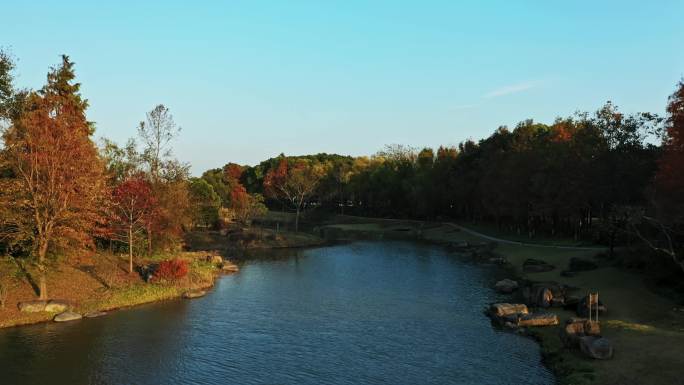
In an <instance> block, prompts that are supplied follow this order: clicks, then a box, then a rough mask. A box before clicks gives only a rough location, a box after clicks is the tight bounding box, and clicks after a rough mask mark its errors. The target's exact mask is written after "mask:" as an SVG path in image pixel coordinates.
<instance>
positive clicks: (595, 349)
mask: <svg viewBox="0 0 684 385" xmlns="http://www.w3.org/2000/svg"><path fill="white" fill-rule="evenodd" d="M579 346H580V351H582V353H583V354H584V355H585V356H587V357H589V358H594V359H597V360H607V359H610V358H611V357H613V345H612V344H611V343H610V341H608V340H607V339H606V338H603V337H595V336H586V337H580V339H579Z"/></svg>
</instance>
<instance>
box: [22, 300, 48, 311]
mask: <svg viewBox="0 0 684 385" xmlns="http://www.w3.org/2000/svg"><path fill="white" fill-rule="evenodd" d="M47 303H48V301H46V300H35V301H24V302H19V304H18V307H19V311H22V312H24V313H38V312H41V311H45V306H47Z"/></svg>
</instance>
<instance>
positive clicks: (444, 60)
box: [0, 0, 684, 174]
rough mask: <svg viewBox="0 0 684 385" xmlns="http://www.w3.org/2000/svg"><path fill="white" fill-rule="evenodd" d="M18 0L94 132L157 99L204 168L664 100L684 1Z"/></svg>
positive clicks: (21, 42)
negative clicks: (72, 74)
mask: <svg viewBox="0 0 684 385" xmlns="http://www.w3.org/2000/svg"><path fill="white" fill-rule="evenodd" d="M144 3H145V4H143V2H142V1H116V2H93V1H64V0H62V1H41V2H25V1H10V2H9V3H8V2H4V3H3V5H2V7H1V8H2V12H3V14H4V15H3V17H2V20H3V25H2V27H0V46H4V47H6V48H9V49H10V51H11V52H12V53H13V54H14V56H15V57H16V58H17V59H18V69H17V73H16V74H17V77H18V79H17V83H18V85H20V86H27V87H34V88H38V87H40V86H41V84H42V83H43V82H44V80H45V74H46V72H47V69H48V67H49V66H50V65H54V64H57V63H58V61H59V55H60V54H62V53H66V54H68V55H70V56H71V58H72V59H73V60H74V61H75V62H76V66H77V67H76V69H77V75H78V78H79V81H80V82H82V83H83V88H82V91H83V93H84V95H85V96H86V97H87V98H88V99H89V100H90V105H91V108H90V110H89V118H90V119H91V120H94V121H95V122H96V123H97V127H98V129H97V135H98V136H106V137H108V138H111V139H114V140H116V141H118V142H124V141H125V140H126V138H128V137H131V136H134V135H135V133H136V126H137V123H138V122H139V121H140V120H141V119H142V118H144V114H145V112H146V111H148V110H150V109H152V108H153V107H154V105H156V104H158V103H163V104H166V105H167V106H169V107H170V108H171V111H172V112H173V114H174V116H175V119H176V121H177V123H178V124H179V125H181V126H182V127H183V131H182V134H181V136H180V138H179V139H178V140H177V142H176V144H175V153H176V155H177V157H178V158H180V159H181V160H184V161H188V162H191V163H192V165H193V171H194V173H195V174H199V173H201V172H202V171H203V170H205V169H207V168H212V167H219V166H221V165H223V164H225V163H226V162H228V161H234V162H239V163H246V164H254V163H256V162H258V161H260V160H262V159H265V158H268V157H271V156H274V155H277V154H279V153H280V152H284V153H286V154H293V155H295V154H305V153H316V152H336V153H343V154H351V155H368V154H372V153H374V152H376V151H377V150H379V149H381V148H382V147H383V145H385V144H390V143H399V144H410V145H413V146H417V147H422V146H433V147H434V146H438V145H440V144H446V145H455V144H457V143H458V142H460V141H462V140H464V139H467V138H475V139H479V138H482V137H485V136H487V135H489V134H490V133H491V132H492V131H493V130H494V129H495V128H496V127H498V126H499V125H509V126H513V125H515V124H516V123H517V122H518V121H520V120H523V119H527V118H534V119H535V120H538V121H542V122H550V121H552V120H553V119H554V118H555V117H556V116H559V115H562V116H566V115H569V114H571V113H573V112H574V111H576V110H595V109H597V108H598V107H599V106H600V105H601V104H602V103H604V102H605V101H607V100H612V101H613V102H615V103H616V104H617V105H618V106H619V107H620V108H621V110H623V111H625V112H636V111H650V112H657V113H663V111H664V106H665V103H666V100H667V96H668V95H669V94H670V93H671V92H672V91H673V90H674V87H675V84H676V82H677V81H678V80H679V79H680V78H681V77H682V76H683V75H684V49H682V48H683V47H684V45H683V44H684V25H683V24H682V21H681V20H682V19H681V15H684V2H682V1H657V2H646V1H638V2H637V1H615V2H614V1H571V2H562V3H561V2H553V1H471V2H466V1H463V2H457V1H413V2H408V1H398V0H394V1H370V0H367V1H356V0H346V1H321V0H318V1H295V0H288V1H256V0H253V1H223V2H218V1H216V2H209V1H194V2H187V1H184V2H180V1H179V2H172V1H159V2H144Z"/></svg>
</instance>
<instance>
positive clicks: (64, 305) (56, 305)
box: [45, 299, 71, 313]
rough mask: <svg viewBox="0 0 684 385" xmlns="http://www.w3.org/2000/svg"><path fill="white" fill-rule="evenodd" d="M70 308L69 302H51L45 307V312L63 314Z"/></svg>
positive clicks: (56, 300)
mask: <svg viewBox="0 0 684 385" xmlns="http://www.w3.org/2000/svg"><path fill="white" fill-rule="evenodd" d="M69 308H71V304H69V303H68V302H67V301H62V300H59V299H53V300H50V301H49V302H48V303H47V304H46V305H45V311H46V312H49V313H62V312H65V311H67V310H68V309H69Z"/></svg>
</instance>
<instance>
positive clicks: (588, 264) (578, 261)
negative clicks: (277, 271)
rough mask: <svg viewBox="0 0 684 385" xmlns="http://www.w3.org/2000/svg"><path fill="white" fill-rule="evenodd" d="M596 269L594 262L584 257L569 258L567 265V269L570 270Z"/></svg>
mask: <svg viewBox="0 0 684 385" xmlns="http://www.w3.org/2000/svg"><path fill="white" fill-rule="evenodd" d="M596 269H598V265H597V264H596V263H595V262H593V261H590V260H588V259H584V258H577V257H573V258H570V263H569V265H568V270H570V271H589V270H596Z"/></svg>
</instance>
